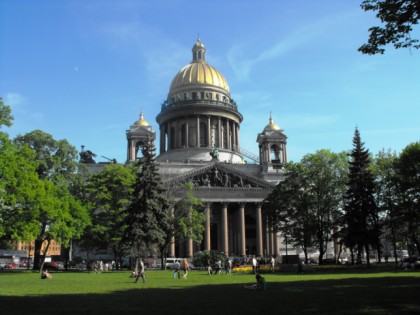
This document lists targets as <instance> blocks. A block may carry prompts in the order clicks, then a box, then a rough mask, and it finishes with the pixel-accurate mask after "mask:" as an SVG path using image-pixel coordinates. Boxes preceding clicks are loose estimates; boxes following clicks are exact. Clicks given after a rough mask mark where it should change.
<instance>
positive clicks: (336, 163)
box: [301, 150, 348, 264]
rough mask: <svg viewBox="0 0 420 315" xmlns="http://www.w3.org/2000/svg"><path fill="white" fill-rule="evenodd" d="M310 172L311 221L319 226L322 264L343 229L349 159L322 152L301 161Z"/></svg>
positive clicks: (317, 237) (317, 242) (316, 239)
mask: <svg viewBox="0 0 420 315" xmlns="http://www.w3.org/2000/svg"><path fill="white" fill-rule="evenodd" d="M301 163H302V165H303V166H304V168H305V169H306V172H305V173H306V174H305V175H306V180H305V181H304V182H306V184H307V188H306V191H307V193H308V194H309V195H310V197H311V202H310V204H309V206H310V210H311V213H312V217H311V219H312V220H313V224H314V225H315V237H314V241H313V243H314V244H313V245H314V246H315V247H317V248H318V249H319V264H322V263H323V257H324V255H325V254H326V253H327V246H328V244H329V243H330V242H331V241H332V240H333V239H332V236H333V234H334V232H335V231H337V229H338V228H339V226H338V222H339V218H340V216H341V213H342V211H341V210H342V208H343V193H344V191H345V183H346V180H347V172H348V168H347V157H346V154H345V153H344V152H342V153H339V154H337V153H333V152H331V151H330V150H319V151H317V152H316V153H315V154H308V155H306V156H304V157H303V159H302V161H301Z"/></svg>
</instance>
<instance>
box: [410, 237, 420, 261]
mask: <svg viewBox="0 0 420 315" xmlns="http://www.w3.org/2000/svg"><path fill="white" fill-rule="evenodd" d="M411 239H412V240H413V242H414V244H416V248H417V255H418V256H420V243H419V240H418V239H417V237H416V236H415V235H414V234H413V235H412V237H411Z"/></svg>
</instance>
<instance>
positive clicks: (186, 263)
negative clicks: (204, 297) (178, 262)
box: [182, 258, 190, 279]
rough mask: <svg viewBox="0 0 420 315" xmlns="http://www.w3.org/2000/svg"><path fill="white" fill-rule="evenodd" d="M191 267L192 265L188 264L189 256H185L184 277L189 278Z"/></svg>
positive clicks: (183, 263) (183, 264)
mask: <svg viewBox="0 0 420 315" xmlns="http://www.w3.org/2000/svg"><path fill="white" fill-rule="evenodd" d="M189 268H190V266H189V265H188V260H187V258H185V259H184V261H183V262H182V269H183V270H184V275H183V276H182V277H183V278H185V279H187V275H188V269H189Z"/></svg>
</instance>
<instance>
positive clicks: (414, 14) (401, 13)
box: [358, 0, 420, 55]
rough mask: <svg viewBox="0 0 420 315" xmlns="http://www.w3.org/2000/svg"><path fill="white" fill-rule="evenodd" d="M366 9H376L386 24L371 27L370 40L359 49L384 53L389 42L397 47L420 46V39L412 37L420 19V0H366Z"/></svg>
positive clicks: (362, 5)
mask: <svg viewBox="0 0 420 315" xmlns="http://www.w3.org/2000/svg"><path fill="white" fill-rule="evenodd" d="M361 7H362V9H363V10H365V11H375V12H377V13H376V17H377V18H379V19H380V20H381V22H382V23H384V24H385V25H384V26H383V27H380V26H374V27H371V28H370V29H369V32H370V34H369V40H368V43H367V44H364V45H362V46H361V47H360V48H359V49H358V50H359V51H360V52H362V53H363V54H368V55H374V54H378V53H380V54H383V53H384V52H385V49H384V48H381V47H384V46H386V45H387V44H392V45H394V47H395V48H397V49H398V48H415V49H418V48H420V44H419V40H418V39H416V38H412V37H411V33H412V31H413V26H414V25H417V24H418V22H419V19H420V0H364V1H363V2H362V4H361Z"/></svg>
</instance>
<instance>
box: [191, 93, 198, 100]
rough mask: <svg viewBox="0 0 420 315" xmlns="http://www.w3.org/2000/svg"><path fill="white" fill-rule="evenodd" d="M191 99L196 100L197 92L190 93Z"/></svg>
mask: <svg viewBox="0 0 420 315" xmlns="http://www.w3.org/2000/svg"><path fill="white" fill-rule="evenodd" d="M192 99H193V100H196V99H197V92H192Z"/></svg>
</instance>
